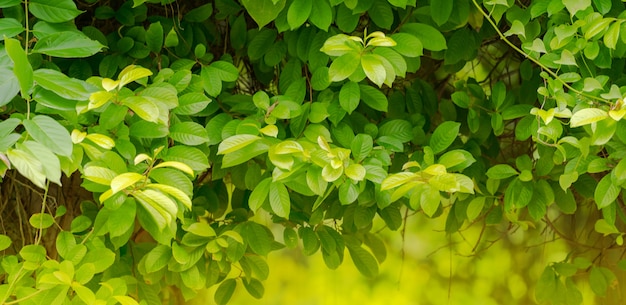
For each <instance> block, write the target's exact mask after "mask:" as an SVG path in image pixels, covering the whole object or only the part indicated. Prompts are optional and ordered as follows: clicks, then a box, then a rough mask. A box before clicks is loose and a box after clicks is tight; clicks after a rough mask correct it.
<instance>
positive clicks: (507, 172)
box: [487, 164, 519, 179]
mask: <svg viewBox="0 0 626 305" xmlns="http://www.w3.org/2000/svg"><path fill="white" fill-rule="evenodd" d="M515 175H519V172H518V171H517V170H515V169H514V168H513V167H512V166H510V165H508V164H497V165H494V166H492V167H491V168H489V170H487V177H489V178H491V179H506V178H509V177H511V176H515Z"/></svg>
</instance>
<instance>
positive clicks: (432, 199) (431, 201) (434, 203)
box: [412, 185, 441, 217]
mask: <svg viewBox="0 0 626 305" xmlns="http://www.w3.org/2000/svg"><path fill="white" fill-rule="evenodd" d="M422 189H423V191H422V192H415V193H414V195H412V196H416V195H417V194H421V198H420V199H419V203H420V206H421V207H422V210H423V211H424V214H426V215H427V216H428V217H432V216H433V215H435V212H437V209H439V205H440V204H441V195H440V193H439V190H438V188H436V187H431V186H427V185H426V186H424V187H423V188H422Z"/></svg>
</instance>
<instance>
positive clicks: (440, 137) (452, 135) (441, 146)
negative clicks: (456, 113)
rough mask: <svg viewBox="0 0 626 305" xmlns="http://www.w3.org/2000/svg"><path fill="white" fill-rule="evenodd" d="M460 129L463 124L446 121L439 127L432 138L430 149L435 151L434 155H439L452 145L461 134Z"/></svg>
mask: <svg viewBox="0 0 626 305" xmlns="http://www.w3.org/2000/svg"><path fill="white" fill-rule="evenodd" d="M460 127H461V123H458V122H452V121H446V122H443V123H441V124H440V125H439V126H437V128H436V129H435V131H433V135H432V136H431V138H430V147H431V148H432V149H433V153H434V154H438V153H440V152H442V151H444V150H445V149H446V148H448V147H449V146H450V145H452V142H454V140H455V139H456V138H457V136H458V134H459V128H460Z"/></svg>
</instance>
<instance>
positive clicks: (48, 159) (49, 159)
mask: <svg viewBox="0 0 626 305" xmlns="http://www.w3.org/2000/svg"><path fill="white" fill-rule="evenodd" d="M16 147H17V148H19V149H23V150H25V151H28V152H29V153H30V155H32V156H36V157H37V159H38V160H39V162H41V164H42V166H43V173H44V174H45V175H46V178H48V180H50V182H53V183H56V184H58V185H61V163H60V162H59V158H58V157H57V156H55V155H54V154H53V153H52V152H51V151H50V149H48V148H47V147H46V146H44V145H42V144H40V143H38V142H35V141H26V142H24V143H23V144H19V143H18V144H17V145H16Z"/></svg>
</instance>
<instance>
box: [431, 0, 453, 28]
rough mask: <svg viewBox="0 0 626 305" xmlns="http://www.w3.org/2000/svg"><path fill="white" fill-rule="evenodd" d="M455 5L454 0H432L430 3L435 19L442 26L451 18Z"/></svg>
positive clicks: (432, 15)
mask: <svg viewBox="0 0 626 305" xmlns="http://www.w3.org/2000/svg"><path fill="white" fill-rule="evenodd" d="M453 7H454V0H439V1H432V2H431V3H430V12H431V17H432V18H433V21H435V23H437V25H440V26H441V25H443V24H444V23H446V22H447V21H448V19H449V18H450V14H452V8H453Z"/></svg>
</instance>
